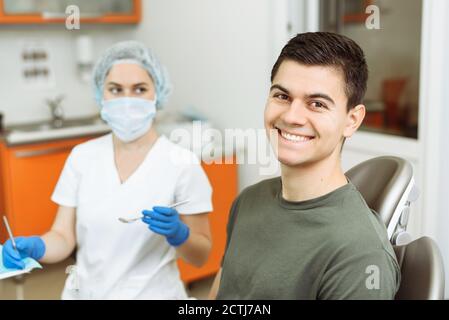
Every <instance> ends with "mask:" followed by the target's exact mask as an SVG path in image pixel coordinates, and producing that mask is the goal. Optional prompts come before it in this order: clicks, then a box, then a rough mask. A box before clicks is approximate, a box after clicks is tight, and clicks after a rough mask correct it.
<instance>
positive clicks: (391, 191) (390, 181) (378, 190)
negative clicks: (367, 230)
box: [346, 156, 418, 244]
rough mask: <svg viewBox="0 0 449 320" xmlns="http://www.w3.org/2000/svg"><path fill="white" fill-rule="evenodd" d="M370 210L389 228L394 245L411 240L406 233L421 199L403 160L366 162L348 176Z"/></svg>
mask: <svg viewBox="0 0 449 320" xmlns="http://www.w3.org/2000/svg"><path fill="white" fill-rule="evenodd" d="M346 176H347V177H348V179H349V180H350V181H351V182H352V183H353V184H354V185H355V186H356V187H357V189H358V190H359V192H360V193H361V194H362V196H363V198H364V199H365V201H366V203H367V205H368V207H370V208H371V209H373V210H374V211H376V212H377V213H378V214H379V215H380V217H381V218H382V220H383V221H384V223H385V225H386V226H387V232H388V237H389V239H390V241H391V242H392V243H393V244H405V243H407V242H409V241H410V240H411V238H410V237H409V236H408V234H407V233H406V227H407V223H408V216H409V212H410V208H409V207H410V203H411V202H412V201H415V200H416V199H417V198H418V190H417V188H416V186H415V184H414V179H413V168H412V166H411V164H410V163H409V162H408V161H407V160H405V159H402V158H398V157H393V156H384V157H377V158H373V159H370V160H367V161H364V162H362V163H360V164H358V165H356V166H355V167H353V168H351V169H350V170H348V171H347V172H346Z"/></svg>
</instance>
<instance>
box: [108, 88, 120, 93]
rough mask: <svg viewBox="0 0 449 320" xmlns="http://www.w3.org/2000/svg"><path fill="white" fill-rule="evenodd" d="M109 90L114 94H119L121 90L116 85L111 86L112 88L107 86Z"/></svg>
mask: <svg viewBox="0 0 449 320" xmlns="http://www.w3.org/2000/svg"><path fill="white" fill-rule="evenodd" d="M109 92H110V93H112V94H114V95H115V94H119V93H120V92H122V89H120V88H117V87H112V88H109Z"/></svg>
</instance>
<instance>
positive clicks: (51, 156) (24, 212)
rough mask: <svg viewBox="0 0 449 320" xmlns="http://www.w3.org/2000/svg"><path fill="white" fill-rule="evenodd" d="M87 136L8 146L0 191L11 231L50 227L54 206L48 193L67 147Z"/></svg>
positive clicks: (34, 231)
mask: <svg viewBox="0 0 449 320" xmlns="http://www.w3.org/2000/svg"><path fill="white" fill-rule="evenodd" d="M87 139H88V138H81V139H70V140H63V141H58V142H52V143H45V144H37V145H27V146H20V147H13V148H9V149H8V151H7V154H8V157H7V158H8V163H7V164H6V168H5V166H4V170H3V171H4V174H6V175H7V177H6V180H7V183H6V185H5V186H4V189H5V190H4V191H5V192H6V197H5V198H6V199H5V200H6V204H7V206H6V213H7V216H8V219H9V220H10V223H11V228H12V229H13V232H14V234H15V235H17V236H19V235H20V236H29V235H36V234H43V233H45V232H47V231H48V230H49V229H50V227H51V225H52V224H53V220H54V217H55V214H56V210H57V205H56V204H55V203H53V202H52V201H51V200H50V197H51V194H52V193H53V190H54V188H55V185H56V183H57V181H58V178H59V175H60V173H61V170H62V168H63V166H64V163H65V160H66V158H67V157H68V155H69V153H70V151H71V149H72V148H73V147H74V146H75V145H77V144H79V143H81V142H84V141H86V140H87ZM5 169H6V170H5ZM5 171H6V172H5Z"/></svg>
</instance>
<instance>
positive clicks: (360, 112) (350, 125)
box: [343, 104, 366, 138]
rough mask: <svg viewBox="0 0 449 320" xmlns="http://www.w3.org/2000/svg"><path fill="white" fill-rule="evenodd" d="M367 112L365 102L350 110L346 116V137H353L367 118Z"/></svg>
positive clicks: (344, 132)
mask: <svg viewBox="0 0 449 320" xmlns="http://www.w3.org/2000/svg"><path fill="white" fill-rule="evenodd" d="M365 113H366V108H365V106H364V105H363V104H359V105H357V106H355V107H354V108H351V109H350V110H349V112H348V114H347V116H346V117H347V118H346V127H345V130H344V131H343V136H344V137H345V138H349V137H351V136H352V135H353V134H354V132H356V131H357V129H358V128H359V127H360V125H361V124H362V122H363V119H364V118H365Z"/></svg>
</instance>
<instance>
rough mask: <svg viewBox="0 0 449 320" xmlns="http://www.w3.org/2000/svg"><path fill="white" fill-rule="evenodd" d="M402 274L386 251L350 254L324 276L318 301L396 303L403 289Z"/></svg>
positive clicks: (378, 250)
mask: <svg viewBox="0 0 449 320" xmlns="http://www.w3.org/2000/svg"><path fill="white" fill-rule="evenodd" d="M399 282H400V271H399V267H398V266H397V264H396V262H395V260H394V259H393V258H392V257H391V256H390V255H389V253H388V252H387V251H385V250H384V249H381V248H379V249H375V250H370V251H367V252H363V253H356V254H354V253H352V254H348V255H347V257H345V258H343V259H339V261H337V262H336V263H334V264H333V265H332V267H330V268H329V269H328V270H326V272H325V273H324V275H323V278H322V281H321V284H320V288H319V291H318V297H317V298H318V299H323V300H340V299H344V300H376V299H377V300H392V299H394V297H395V295H396V292H397V290H398V289H399Z"/></svg>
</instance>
